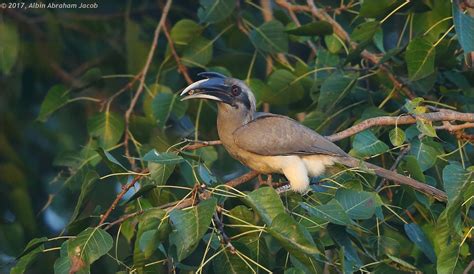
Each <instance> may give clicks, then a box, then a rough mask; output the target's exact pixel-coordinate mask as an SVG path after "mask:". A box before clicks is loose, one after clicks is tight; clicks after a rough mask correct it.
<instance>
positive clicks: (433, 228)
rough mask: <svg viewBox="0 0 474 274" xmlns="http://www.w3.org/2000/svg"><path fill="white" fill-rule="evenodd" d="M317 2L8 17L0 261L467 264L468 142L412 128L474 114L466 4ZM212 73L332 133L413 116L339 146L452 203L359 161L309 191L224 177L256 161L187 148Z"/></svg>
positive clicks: (119, 7)
mask: <svg viewBox="0 0 474 274" xmlns="http://www.w3.org/2000/svg"><path fill="white" fill-rule="evenodd" d="M314 2H315V6H312V5H311V3H312V1H309V3H307V2H306V1H291V2H290V1H288V2H287V1H281V0H279V1H269V2H268V3H267V1H233V0H218V1H209V0H200V1H197V0H195V1H177V0H176V1H173V2H171V0H168V1H158V3H156V2H155V1H142V2H141V3H135V2H134V1H129V2H128V3H121V2H120V3H119V2H117V1H100V4H99V8H98V9H97V10H88V9H70V10H68V9H37V10H20V9H6V10H2V11H1V12H0V87H1V92H0V112H1V116H0V129H1V131H0V194H1V195H2V197H3V199H2V201H0V243H1V244H0V267H2V268H4V269H5V270H11V273H25V272H28V271H29V270H31V269H34V270H33V271H37V272H39V273H53V272H54V273H71V272H73V273H90V272H97V273H114V272H119V271H123V272H137V273H145V272H153V273H162V272H168V271H173V270H177V271H179V272H209V273H222V272H224V271H230V272H232V273H249V272H260V273H265V272H279V273H283V272H284V273H319V272H322V271H323V270H324V269H328V270H329V272H331V273H333V272H334V273H336V272H344V273H347V272H355V271H370V272H376V273H395V272H396V273H398V272H402V271H409V272H413V271H421V272H426V273H434V272H436V271H437V272H439V273H461V272H462V271H463V270H465V269H466V268H467V267H468V264H469V263H470V261H471V260H472V256H473V255H472V254H473V252H474V250H473V246H474V245H473V244H472V233H473V231H472V227H473V225H474V222H473V219H472V217H473V208H472V204H473V202H474V199H473V198H472V197H473V195H474V184H473V178H474V176H473V172H474V166H473V163H474V162H473V161H474V159H473V155H474V150H473V146H472V142H473V140H474V138H473V136H472V133H473V132H472V129H469V128H468V127H469V124H468V123H467V124H466V125H467V129H465V130H464V131H463V130H446V129H449V128H447V127H446V126H447V124H450V123H451V121H446V122H445V123H442V122H440V121H432V120H429V119H422V118H419V117H420V115H423V114H426V113H430V112H432V111H436V110H439V108H441V109H456V110H457V111H459V112H464V113H472V112H474V99H473V98H474V70H472V67H469V65H470V63H469V60H470V59H469V58H472V52H471V51H473V48H472V45H473V44H474V43H473V35H472V33H473V31H472V30H474V19H473V18H474V17H472V14H473V10H472V9H470V8H469V7H466V6H463V5H458V4H459V2H462V1H453V3H451V1H448V0H423V1H421V0H420V1H409V2H405V1H395V0H383V1H381V0H364V1H360V2H359V1H348V0H345V1H314ZM168 3H171V8H170V10H169V12H166V10H167V4H168ZM267 4H268V5H267ZM326 13H328V16H327V17H324V14H326ZM264 14H265V16H264ZM162 16H167V17H166V18H165V19H166V20H164V24H160V18H161V17H162ZM322 18H325V20H322ZM331 18H334V19H335V20H332V19H331ZM341 26H342V28H341ZM155 30H156V32H155ZM341 30H342V32H341ZM344 31H345V32H347V33H346V35H345V34H344ZM154 35H155V36H154ZM155 38H156V39H157V40H156V44H154V39H155ZM348 39H350V41H349V40H348ZM153 45H154V46H153ZM374 56H375V57H374ZM372 57H374V58H375V59H376V60H375V61H373V59H371V58H372ZM371 60H372V61H371ZM202 71H217V72H220V73H223V74H225V75H228V76H233V77H236V78H239V79H242V80H244V81H245V82H246V83H247V84H248V85H249V86H250V87H251V88H252V89H253V91H254V93H255V95H256V97H257V104H258V108H259V109H270V111H271V112H274V113H279V114H284V115H287V116H291V117H293V118H295V119H297V120H299V121H301V122H302V123H303V124H305V125H307V126H308V127H311V128H312V129H314V130H316V131H318V132H319V133H321V134H322V135H327V136H329V135H331V134H334V133H336V132H340V131H342V130H343V129H346V128H349V127H351V126H353V125H356V124H359V123H361V122H362V121H364V120H367V119H370V118H374V117H380V116H392V117H401V116H402V115H405V114H407V115H410V116H411V117H414V118H415V119H416V120H415V122H413V123H411V124H398V123H396V124H393V125H383V126H376V127H372V128H370V129H366V130H364V131H361V132H358V133H357V134H352V136H350V137H349V138H345V139H343V140H341V141H339V142H338V145H340V146H341V148H343V149H344V150H345V151H348V152H349V153H350V154H351V155H353V156H355V157H358V158H360V159H363V160H366V161H370V162H372V163H374V164H377V165H379V166H383V167H385V168H387V169H390V168H392V169H394V170H396V171H397V172H398V173H400V174H402V175H406V176H410V177H412V178H414V179H416V180H418V181H420V182H423V183H426V184H429V185H431V186H434V187H436V188H438V189H442V190H443V191H445V192H446V194H447V201H446V202H443V201H436V200H434V199H433V198H432V197H430V196H429V195H425V194H422V193H419V192H415V191H414V190H413V189H411V188H410V187H408V186H400V185H395V184H392V183H391V182H390V181H386V180H382V179H381V178H378V177H376V176H375V175H374V174H372V173H371V172H370V171H369V170H366V169H365V168H364V167H363V165H361V167H360V168H359V169H347V168H342V167H339V166H336V167H334V168H333V169H331V170H330V171H329V172H328V174H326V175H325V176H322V177H319V178H313V180H312V182H313V183H312V185H311V191H310V192H309V193H307V194H305V195H300V194H296V193H293V192H291V191H287V190H285V188H277V189H276V190H275V189H273V188H272V187H268V186H261V185H260V184H258V183H256V180H252V181H250V182H247V183H245V184H241V183H242V182H240V183H236V184H233V186H230V185H226V184H225V182H227V181H229V180H232V179H235V178H238V177H239V176H240V175H242V174H244V173H246V172H247V171H248V169H247V168H245V167H243V166H242V165H241V164H239V163H238V162H237V161H236V160H234V159H232V158H230V156H229V155H228V154H227V153H226V152H225V149H224V148H223V147H221V146H209V145H205V144H203V145H202V146H200V148H198V149H190V147H189V145H191V146H193V145H194V144H193V142H192V141H189V140H194V141H199V140H215V139H216V138H217V132H216V120H215V119H216V118H215V117H216V111H217V109H216V106H215V104H214V103H212V102H207V101H201V102H199V101H192V102H189V103H188V102H181V101H180V98H179V91H180V90H182V89H183V88H184V87H185V86H186V85H187V84H189V82H188V81H187V78H188V77H191V78H192V79H194V80H198V79H197V77H196V75H197V73H199V72H202ZM471 119H472V120H474V118H471ZM465 122H468V121H465ZM470 122H471V123H472V122H473V121H470ZM450 125H451V126H459V125H460V124H459V123H458V124H456V123H453V124H450ZM471 127H472V126H471ZM197 144H200V143H199V142H198V143H197ZM250 177H254V176H250ZM237 180H239V179H237ZM273 181H274V182H279V183H280V184H284V182H286V179H285V178H284V177H283V176H279V175H274V176H273ZM135 182H136V183H135ZM233 182H235V181H233ZM106 212H107V214H106ZM109 213H110V215H109Z"/></svg>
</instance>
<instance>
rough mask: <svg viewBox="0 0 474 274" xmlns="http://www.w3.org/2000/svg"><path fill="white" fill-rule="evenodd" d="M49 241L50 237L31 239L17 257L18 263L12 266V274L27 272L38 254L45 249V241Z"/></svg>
mask: <svg viewBox="0 0 474 274" xmlns="http://www.w3.org/2000/svg"><path fill="white" fill-rule="evenodd" d="M47 241H48V238H46V237H41V238H35V239H33V240H31V241H30V242H29V243H28V244H27V245H26V247H25V249H24V250H23V252H21V254H20V255H19V256H18V258H17V260H18V261H17V262H16V265H15V266H14V267H12V269H11V271H10V273H11V274H21V273H25V271H26V270H27V268H28V266H29V265H31V263H33V261H34V260H35V259H36V257H37V256H38V254H41V253H42V251H43V250H44V243H45V242H47Z"/></svg>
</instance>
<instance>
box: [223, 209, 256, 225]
mask: <svg viewBox="0 0 474 274" xmlns="http://www.w3.org/2000/svg"><path fill="white" fill-rule="evenodd" d="M230 215H232V216H234V217H235V218H229V222H230V223H231V224H234V225H241V224H242V222H241V221H240V220H242V221H245V222H247V223H251V224H254V223H255V215H254V212H253V211H252V210H251V209H250V208H248V207H246V206H244V205H238V206H236V207H234V208H232V209H231V210H230ZM237 229H238V230H241V231H248V230H252V229H253V228H251V227H237Z"/></svg>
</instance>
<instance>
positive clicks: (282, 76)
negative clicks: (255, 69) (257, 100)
mask: <svg viewBox="0 0 474 274" xmlns="http://www.w3.org/2000/svg"><path fill="white" fill-rule="evenodd" d="M268 86H269V87H270V89H268V90H267V89H264V90H263V94H262V98H261V99H262V101H264V102H267V103H270V104H275V105H286V104H289V103H293V102H296V101H299V100H300V99H302V98H303V96H304V89H303V86H302V85H301V83H300V82H299V81H298V79H297V77H296V76H295V75H294V74H292V73H291V72H289V71H287V70H284V69H279V70H276V71H275V72H273V73H272V74H271V75H270V77H269V78H268Z"/></svg>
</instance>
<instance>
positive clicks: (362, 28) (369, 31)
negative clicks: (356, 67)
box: [351, 21, 380, 44]
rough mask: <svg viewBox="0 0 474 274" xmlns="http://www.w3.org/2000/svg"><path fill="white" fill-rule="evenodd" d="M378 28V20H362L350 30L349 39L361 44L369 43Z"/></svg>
mask: <svg viewBox="0 0 474 274" xmlns="http://www.w3.org/2000/svg"><path fill="white" fill-rule="evenodd" d="M379 29H380V22H378V21H370V22H364V23H362V24H360V25H358V26H357V27H355V29H354V31H352V33H351V40H352V41H354V42H356V43H361V44H366V43H369V42H370V41H372V38H373V37H374V35H375V33H376V32H377V31H378V30H379Z"/></svg>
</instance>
